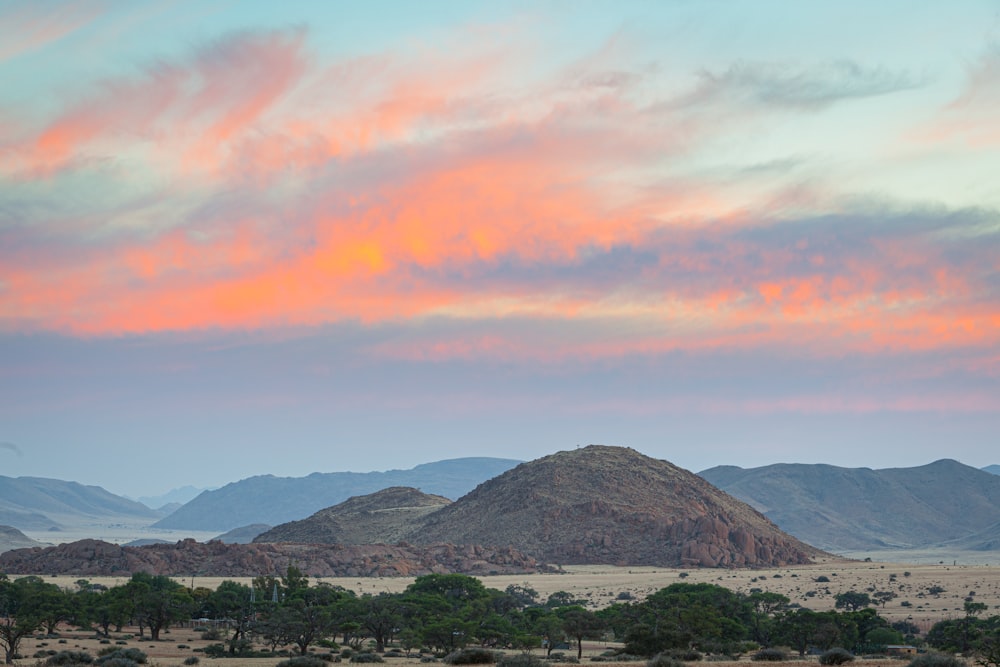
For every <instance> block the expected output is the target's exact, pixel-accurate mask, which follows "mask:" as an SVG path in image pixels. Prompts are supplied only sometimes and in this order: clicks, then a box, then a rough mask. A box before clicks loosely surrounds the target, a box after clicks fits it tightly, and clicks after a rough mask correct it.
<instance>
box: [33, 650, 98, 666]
mask: <svg viewBox="0 0 1000 667" xmlns="http://www.w3.org/2000/svg"><path fill="white" fill-rule="evenodd" d="M35 657H36V658H37V657H41V656H37V655H36V656H35ZM92 662H94V656H92V655H90V654H89V653H84V652H83V651H59V652H58V653H56V654H55V655H53V656H50V657H49V659H48V660H46V661H45V664H46V666H47V667H56V666H58V665H89V664H90V663H92Z"/></svg>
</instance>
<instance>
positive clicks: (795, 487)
mask: <svg viewBox="0 0 1000 667" xmlns="http://www.w3.org/2000/svg"><path fill="white" fill-rule="evenodd" d="M699 475H701V476H702V477H703V478H705V479H706V480H708V481H709V482H711V483H712V484H714V485H716V486H717V487H719V488H720V489H722V490H723V491H725V492H727V493H730V494H732V495H733V496H736V497H737V498H739V499H741V500H744V501H746V502H747V503H749V504H750V505H752V506H753V507H755V508H756V509H757V510H759V511H761V512H763V513H764V515H765V516H766V517H768V518H769V519H771V520H772V521H774V523H776V524H777V525H778V526H779V527H780V528H781V529H782V530H784V531H786V532H788V533H790V534H792V535H795V536H796V537H798V538H799V539H801V540H804V541H806V542H809V543H810V544H814V545H816V546H818V547H821V548H823V549H826V550H830V551H858V550H864V549H885V548H900V549H905V548H918V547H922V546H929V545H932V544H936V543H940V542H950V541H953V540H962V539H965V538H972V536H973V535H975V534H977V533H980V532H982V531H988V529H989V528H990V526H992V525H993V524H996V523H997V522H998V521H1000V476H997V475H991V474H990V473H988V472H984V471H982V470H977V469H976V468H972V467H970V466H966V465H963V464H961V463H959V462H957V461H952V460H948V459H944V460H941V461H935V462H934V463H930V464H928V465H925V466H919V467H914V468H889V469H883V470H872V469H870V468H840V467H837V466H830V465H823V464H788V463H782V464H776V465H769V466H763V467H760V468H750V469H743V468H738V467H735V466H719V467H716V468H711V469H709V470H705V471H702V472H701V473H699ZM982 541H989V537H988V536H987V537H984V538H983V540H982Z"/></svg>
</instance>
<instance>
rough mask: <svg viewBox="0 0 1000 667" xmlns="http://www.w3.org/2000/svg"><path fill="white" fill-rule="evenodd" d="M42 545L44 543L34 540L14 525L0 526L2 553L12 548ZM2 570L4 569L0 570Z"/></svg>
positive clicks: (0, 549) (0, 547)
mask: <svg viewBox="0 0 1000 667" xmlns="http://www.w3.org/2000/svg"><path fill="white" fill-rule="evenodd" d="M38 546H42V543H41V542H39V541H37V540H33V539H31V538H30V537H28V536H27V535H25V534H24V533H22V532H21V531H19V530H18V529H17V528H14V527H13V526H0V553H3V552H4V551H10V550H11V549H24V548H27V547H38ZM0 572H2V570H0Z"/></svg>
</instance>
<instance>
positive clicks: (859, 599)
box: [833, 591, 872, 611]
mask: <svg viewBox="0 0 1000 667" xmlns="http://www.w3.org/2000/svg"><path fill="white" fill-rule="evenodd" d="M833 599H834V600H835V601H836V602H835V605H834V606H836V608H837V609H846V610H848V611H858V610H859V609H864V608H865V607H869V606H871V604H872V599H871V596H869V595H868V593H859V592H858V591H847V592H846V593H837V594H836V595H835V596H834V598H833Z"/></svg>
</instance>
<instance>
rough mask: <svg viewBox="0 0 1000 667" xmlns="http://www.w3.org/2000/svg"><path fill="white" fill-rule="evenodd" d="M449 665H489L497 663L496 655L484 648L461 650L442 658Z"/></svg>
mask: <svg viewBox="0 0 1000 667" xmlns="http://www.w3.org/2000/svg"><path fill="white" fill-rule="evenodd" d="M444 661H445V662H446V663H448V664H449V665H491V664H493V663H494V662H496V661H497V657H496V654H495V653H494V652H493V651H490V650H487V649H485V648H475V647H474V648H463V649H459V650H458V651H453V652H452V653H449V654H448V655H446V656H445V657H444Z"/></svg>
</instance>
